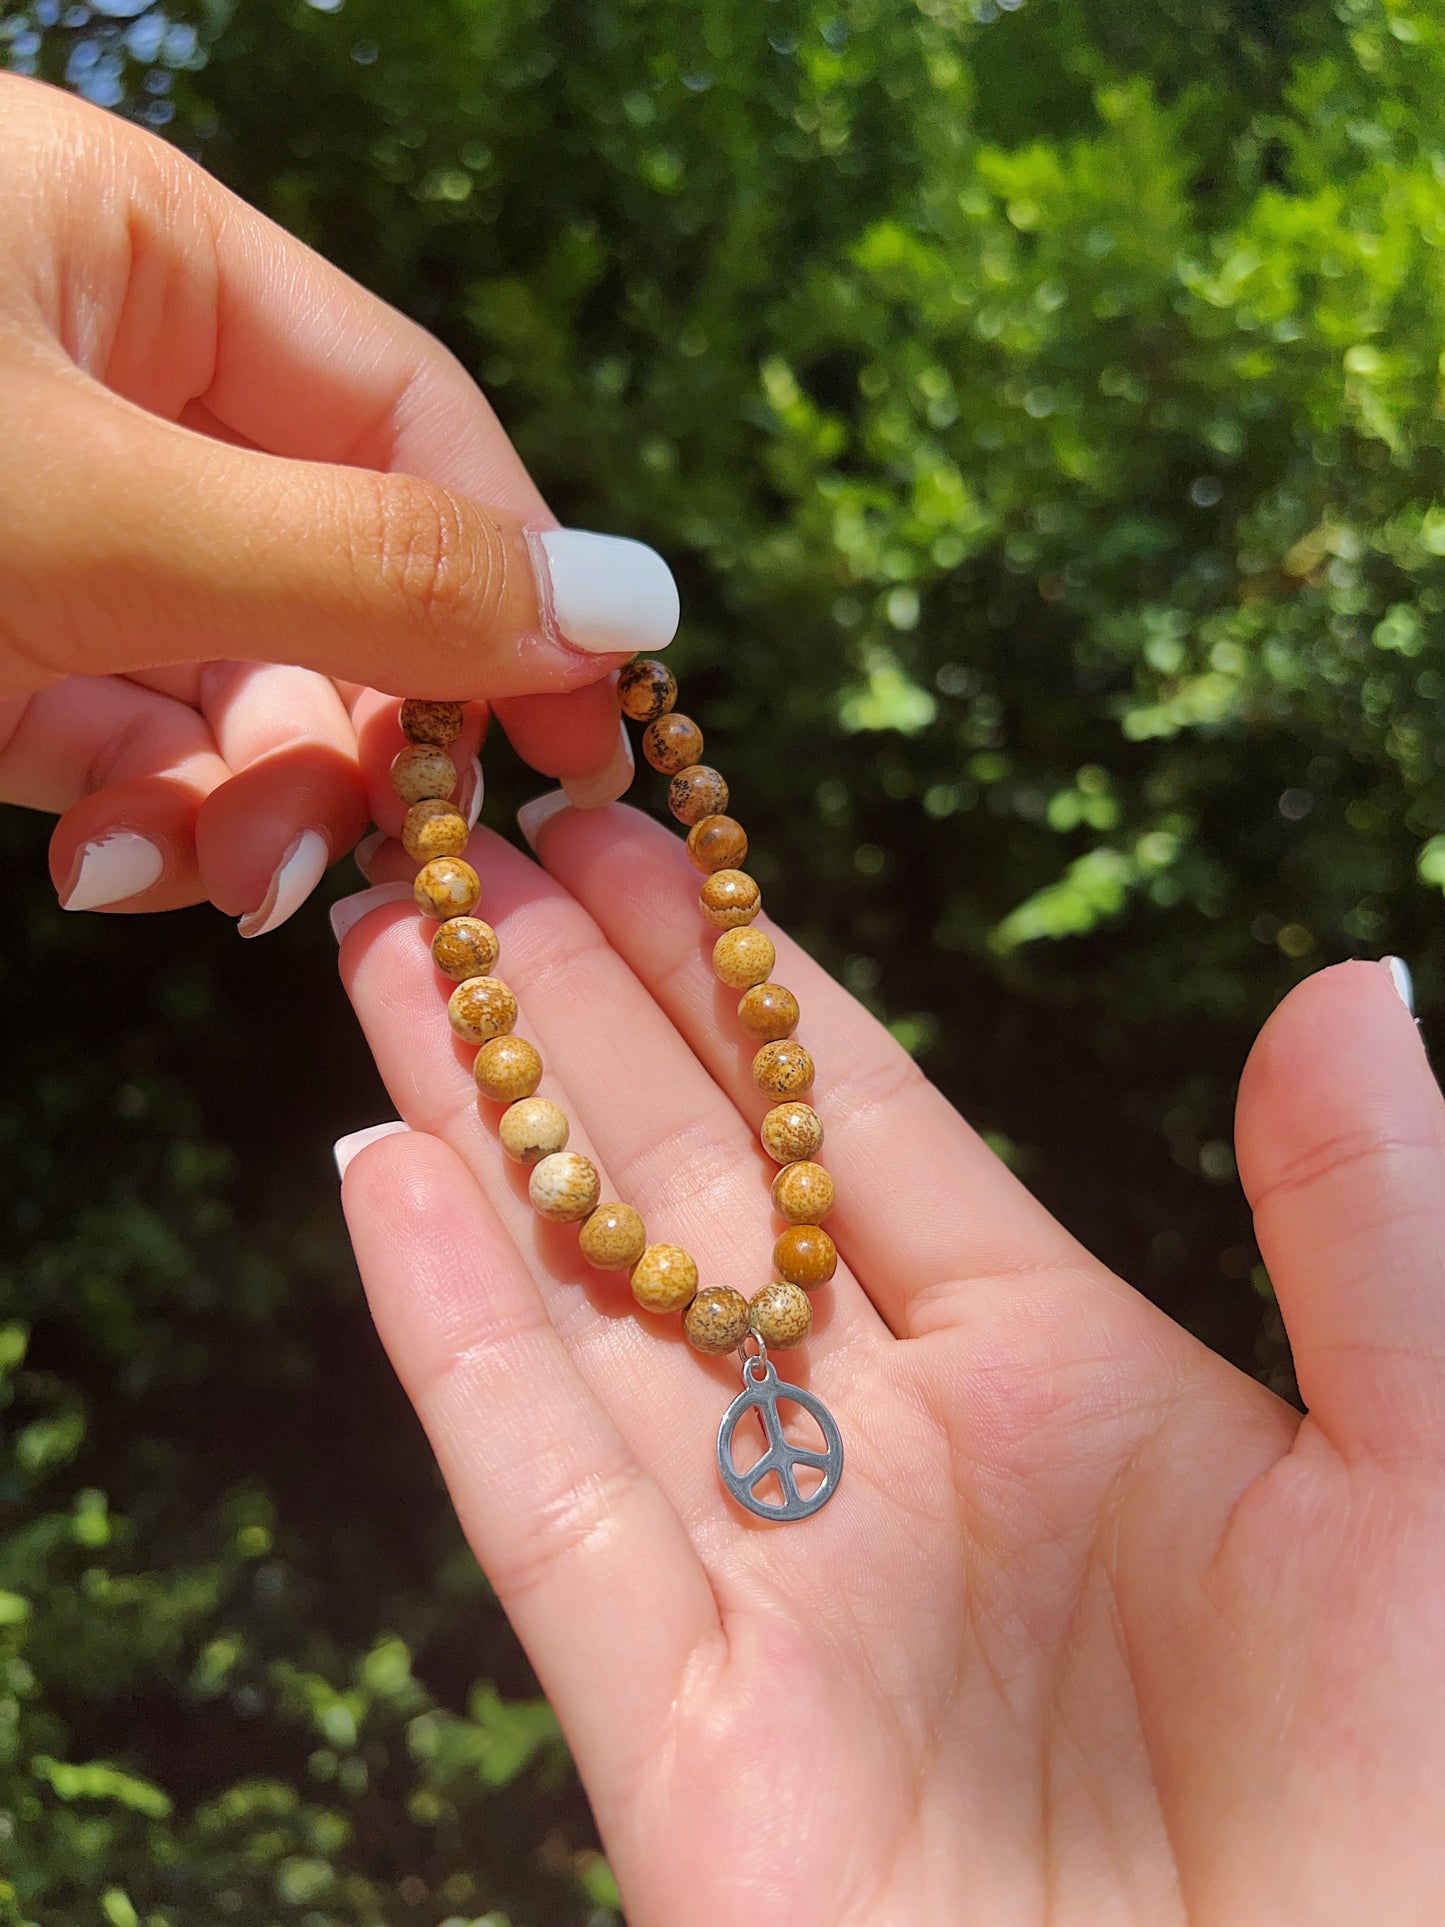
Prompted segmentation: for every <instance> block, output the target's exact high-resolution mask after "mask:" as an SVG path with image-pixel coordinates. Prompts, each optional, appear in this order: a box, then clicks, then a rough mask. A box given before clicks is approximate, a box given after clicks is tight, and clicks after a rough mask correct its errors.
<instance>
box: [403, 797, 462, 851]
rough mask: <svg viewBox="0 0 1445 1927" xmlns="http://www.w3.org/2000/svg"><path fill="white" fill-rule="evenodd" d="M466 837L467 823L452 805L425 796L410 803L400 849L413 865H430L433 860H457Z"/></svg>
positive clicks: (404, 820) (404, 822)
mask: <svg viewBox="0 0 1445 1927" xmlns="http://www.w3.org/2000/svg"><path fill="white" fill-rule="evenodd" d="M470 835H471V831H470V830H469V829H468V828H467V819H466V818H465V817H464V816H463V815H462V814H461V812H460V811H459V810H458V809H457V808H456V806H455V805H454V804H451V803H447V802H444V801H443V800H442V798H441V797H439V796H426V797H423V798H422V800H421V802H420V803H413V804H412V806H411V808H410V809H409V810H408V811H407V813H406V816H405V817H404V818H403V820H402V826H401V847H402V848H403V849H404V850H405V851H406V853H407V855H408V856H409V857H412V858H414V860H415V861H416V862H418V863H430V862H431V860H432V858H433V857H434V856H460V855H461V853H462V851H463V850H464V849H465V848H466V847H467V838H468V837H469V836H470Z"/></svg>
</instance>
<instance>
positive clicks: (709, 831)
mask: <svg viewBox="0 0 1445 1927" xmlns="http://www.w3.org/2000/svg"><path fill="white" fill-rule="evenodd" d="M687 853H688V855H689V856H690V857H691V858H692V860H693V862H694V863H695V864H696V865H697V867H698V869H699V870H735V869H736V868H737V866H738V865H739V864H740V863H741V862H742V860H743V858H744V857H745V856H746V855H747V853H748V833H747V831H746V830H745V829H744V828H743V826H742V824H741V823H739V822H738V821H737V820H736V819H735V818H734V817H731V816H705V817H703V818H702V820H701V821H700V822H698V823H694V824H693V826H692V828H691V829H690V830H689V831H688V833H687Z"/></svg>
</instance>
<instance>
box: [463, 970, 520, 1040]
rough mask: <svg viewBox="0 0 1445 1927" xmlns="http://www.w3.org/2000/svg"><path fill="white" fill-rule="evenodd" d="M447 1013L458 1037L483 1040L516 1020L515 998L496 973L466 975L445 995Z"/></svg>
mask: <svg viewBox="0 0 1445 1927" xmlns="http://www.w3.org/2000/svg"><path fill="white" fill-rule="evenodd" d="M447 1016H448V1017H449V1018H450V1019H451V1024H452V1029H453V1030H454V1031H455V1032H456V1034H457V1036H458V1037H460V1038H462V1039H464V1040H465V1042H467V1043H468V1044H485V1043H486V1041H487V1039H488V1038H489V1037H500V1036H501V1035H502V1033H503V1031H508V1030H510V1029H511V1028H512V1026H513V1024H515V1023H516V1021H517V1000H516V998H515V997H514V996H513V995H512V992H511V988H510V986H509V985H507V984H504V983H503V982H502V980H501V978H500V977H468V979H467V981H466V982H465V983H464V984H458V985H457V987H456V989H455V990H454V991H453V992H452V994H451V996H450V997H448V998H447Z"/></svg>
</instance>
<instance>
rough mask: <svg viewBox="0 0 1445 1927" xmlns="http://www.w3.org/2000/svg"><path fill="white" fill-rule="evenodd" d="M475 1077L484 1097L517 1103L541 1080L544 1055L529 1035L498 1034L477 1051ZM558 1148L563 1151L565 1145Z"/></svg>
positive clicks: (495, 1101) (500, 1101) (474, 1067)
mask: <svg viewBox="0 0 1445 1927" xmlns="http://www.w3.org/2000/svg"><path fill="white" fill-rule="evenodd" d="M472 1076H473V1077H475V1078H476V1080H477V1090H478V1091H479V1092H480V1094H481V1095H482V1096H483V1097H489V1098H490V1099H491V1100H492V1102H493V1103H494V1104H515V1103H516V1102H517V1101H518V1099H519V1098H523V1097H530V1096H531V1095H532V1093H533V1091H535V1090H536V1088H537V1086H538V1085H539V1084H540V1083H541V1081H542V1054H541V1052H540V1051H539V1050H538V1049H537V1046H536V1045H535V1044H529V1043H528V1042H527V1040H526V1038H525V1037H513V1036H511V1035H510V1034H507V1035H504V1036H501V1037H494V1038H492V1040H491V1041H490V1043H486V1044H483V1045H482V1048H481V1049H480V1050H479V1051H478V1052H477V1055H476V1060H475V1062H474V1063H473V1065H472ZM555 1148H556V1149H557V1150H559V1151H560V1150H561V1148H562V1146H561V1145H560V1144H559V1145H557V1146H556V1147H555Z"/></svg>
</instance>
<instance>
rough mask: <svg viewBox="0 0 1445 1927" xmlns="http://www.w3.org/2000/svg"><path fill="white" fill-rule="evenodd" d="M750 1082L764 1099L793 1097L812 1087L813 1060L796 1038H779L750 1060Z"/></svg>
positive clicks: (765, 1045) (764, 1046) (766, 1045)
mask: <svg viewBox="0 0 1445 1927" xmlns="http://www.w3.org/2000/svg"><path fill="white" fill-rule="evenodd" d="M753 1082H754V1083H755V1084H756V1085H757V1087H758V1089H759V1090H760V1091H761V1092H762V1093H763V1095H764V1097H771V1098H775V1099H781V1098H784V1097H796V1096H798V1094H799V1093H800V1092H801V1091H806V1090H809V1089H811V1087H812V1083H813V1060H812V1058H811V1057H810V1056H809V1055H808V1053H807V1052H806V1051H805V1050H804V1049H803V1046H802V1045H801V1044H800V1043H798V1042H797V1040H796V1039H795V1038H792V1037H787V1038H780V1039H779V1041H778V1042H777V1043H776V1044H764V1045H763V1047H762V1049H761V1050H760V1051H759V1052H758V1054H757V1056H756V1057H755V1058H754V1059H753Z"/></svg>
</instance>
